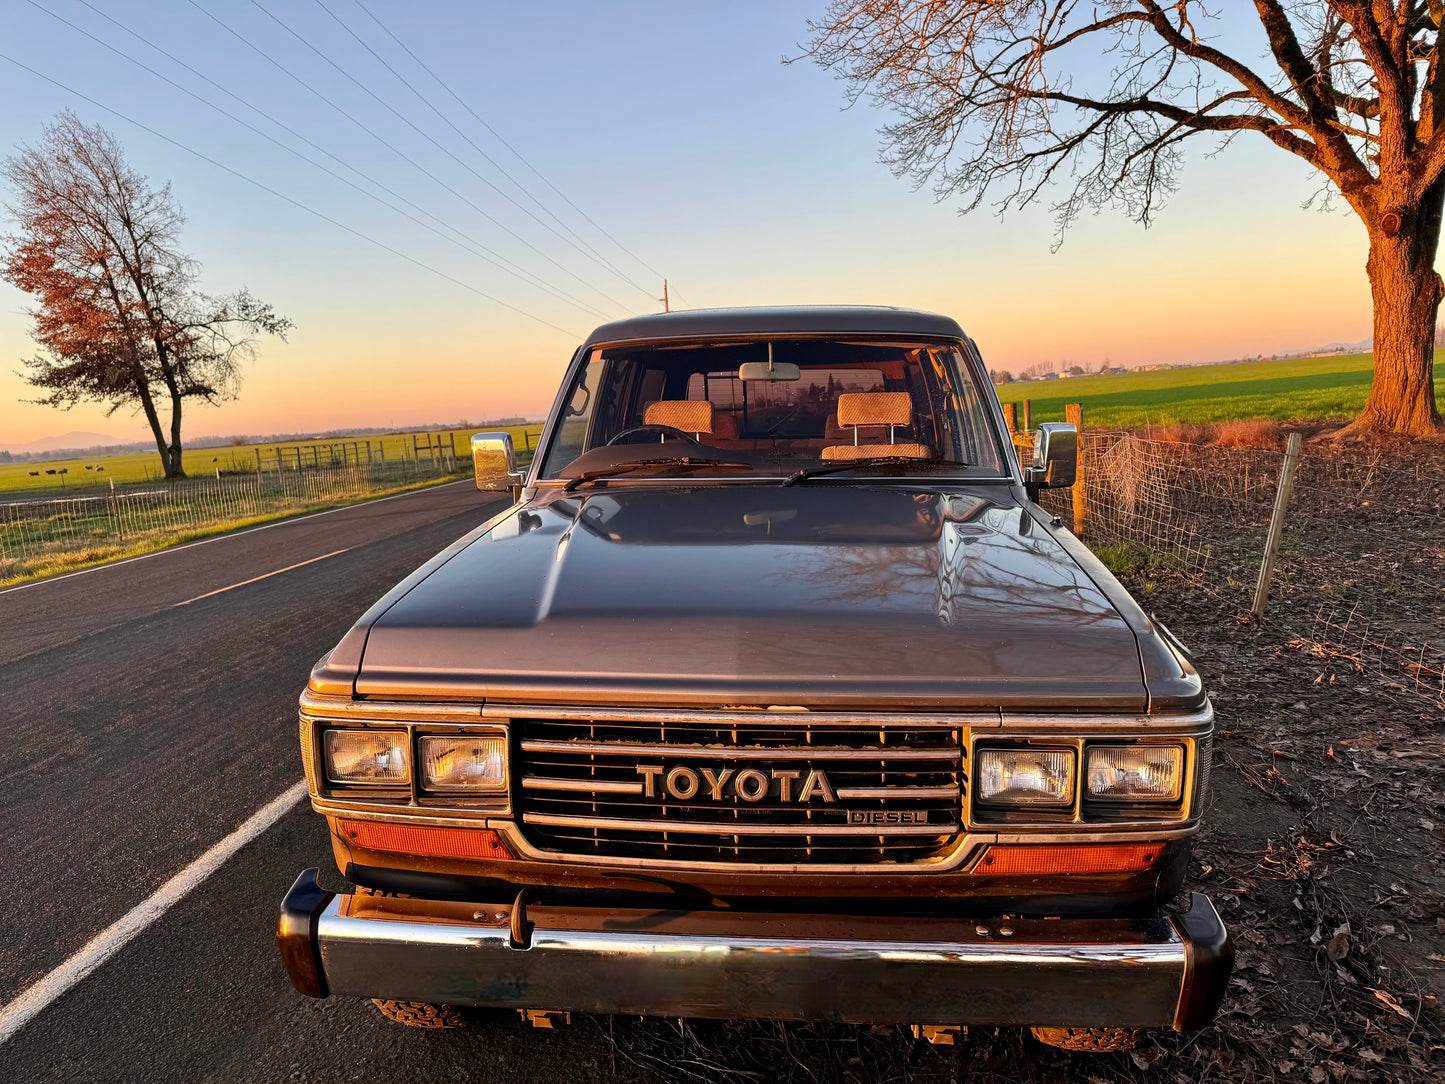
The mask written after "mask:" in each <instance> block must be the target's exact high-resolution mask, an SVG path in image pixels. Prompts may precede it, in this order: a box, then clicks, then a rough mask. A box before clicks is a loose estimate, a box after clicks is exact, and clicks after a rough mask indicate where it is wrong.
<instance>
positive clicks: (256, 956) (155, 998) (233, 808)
mask: <svg viewBox="0 0 1445 1084" xmlns="http://www.w3.org/2000/svg"><path fill="white" fill-rule="evenodd" d="M499 507H500V503H499V502H498V501H497V500H496V499H495V498H491V497H483V496H482V495H481V494H479V493H477V492H476V490H474V489H472V488H471V487H470V486H468V485H465V484H460V485H452V486H446V487H439V488H436V489H430V490H424V491H420V492H417V493H413V494H406V495H402V496H400V497H396V498H390V499H388V500H384V501H376V502H372V503H369V504H364V505H357V506H353V507H351V508H347V509H342V510H338V511H334V512H330V513H323V514H321V515H317V516H312V517H307V518H303V519H298V520H291V521H286V522H283V523H280V524H276V525H272V526H268V527H263V528H259V529H256V530H252V531H248V532H244V533H240V534H235V535H228V536H222V537H219V538H216V539H212V540H207V541H205V542H202V543H197V544H193V545H191V546H187V547H182V548H178V549H174V550H169V551H165V552H163V553H160V554H156V555H153V556H150V557H146V558H142V559H139V560H133V561H129V562H121V563H118V564H114V565H109V566H103V567H101V568H99V569H96V570H93V571H88V572H85V573H81V574H75V575H71V576H68V577H60V578H56V579H51V580H47V581H42V582H39V583H37V584H35V585H32V586H27V587H23V588H20V589H11V590H9V591H0V693H3V696H0V737H3V742H0V863H3V867H0V868H3V871H4V873H3V876H4V881H3V888H0V1006H5V1005H6V1004H13V1002H12V999H13V998H15V997H16V996H17V995H22V994H24V993H26V992H31V993H33V991H34V990H35V989H37V987H36V985H35V984H37V983H40V984H52V983H56V979H57V975H58V974H64V971H63V970H62V971H60V972H57V968H59V967H60V965H62V964H64V963H65V961H66V960H67V959H68V958H69V957H71V956H72V954H73V953H75V952H76V951H77V950H78V949H81V948H82V947H84V946H86V944H87V942H89V941H90V940H91V939H92V938H93V937H95V935H97V934H98V933H100V932H101V931H104V930H106V929H107V928H108V927H110V926H111V925H112V924H113V923H115V922H116V921H117V920H118V919H120V918H121V917H122V916H124V915H125V914H126V913H127V912H128V911H130V910H131V909H132V908H134V907H135V906H136V905H137V904H140V903H142V902H143V901H146V900H148V899H149V898H150V897H152V895H153V894H154V893H156V891H157V889H158V888H160V887H161V886H162V885H164V884H165V883H166V882H167V881H168V880H169V879H170V878H172V876H173V875H175V874H176V873H177V872H178V871H181V870H183V869H185V868H186V867H187V866H189V865H190V864H191V863H192V862H194V861H195V860H196V859H197V857H198V856H200V855H202V854H204V853H206V852H207V851H208V850H209V849H211V848H212V847H213V846H214V845H216V844H217V843H218V841H222V840H224V839H225V838H227V837H228V836H229V835H231V834H232V833H234V832H235V831H236V829H237V827H238V826H239V825H241V824H242V823H243V822H245V821H246V820H247V819H248V818H250V817H251V816H252V815H253V814H254V813H256V811H257V810H259V809H261V808H262V807H264V806H266V805H267V804H268V803H269V802H271V801H272V800H274V799H276V798H277V797H278V796H279V795H282V794H284V793H285V792H286V791H287V790H288V788H291V787H293V786H294V785H295V784H296V783H297V781H298V780H299V779H300V778H301V766H300V760H299V754H298V751H297V746H296V697H297V695H298V693H299V692H300V690H301V688H302V687H303V686H304V684H305V681H306V675H307V672H308V671H309V669H310V667H311V665H312V663H313V662H314V661H315V660H316V658H317V657H319V656H320V655H321V654H322V653H323V652H325V651H326V650H327V649H328V648H329V647H331V646H332V645H333V644H334V643H335V642H336V640H337V639H338V638H339V637H340V636H341V634H342V633H343V632H345V630H346V629H347V627H349V625H350V624H351V622H352V621H353V620H354V619H355V618H356V617H357V616H358V615H359V614H360V613H361V612H362V611H363V610H364V609H365V608H366V607H367V606H369V605H370V604H371V603H372V602H373V601H375V599H376V598H377V597H378V596H379V595H381V594H382V593H383V592H385V591H386V590H387V589H388V588H389V587H390V586H391V585H392V584H394V583H395V582H396V581H398V580H399V579H401V578H402V577H403V576H405V575H406V574H407V573H408V572H410V571H411V570H412V569H413V568H415V567H416V566H417V565H418V564H420V563H422V562H423V561H424V560H426V559H427V558H428V557H430V556H431V555H432V554H434V553H435V552H437V551H438V550H440V549H442V548H443V547H444V546H445V545H447V544H448V543H449V542H451V541H453V540H454V539H456V538H457V537H459V536H460V535H462V534H464V533H465V532H466V531H468V530H470V529H471V528H472V527H474V526H475V525H476V524H478V523H479V522H481V521H482V520H483V519H485V518H486V517H487V516H489V515H490V514H492V513H493V512H494V511H495V510H497V509H498V508H499ZM337 551H344V552H337ZM292 566H296V567H292ZM281 569H286V571H278V570H281ZM270 573H277V574H274V575H268V574H270ZM257 577H262V578H257ZM247 581H252V582H247ZM203 596H204V597H203ZM307 866H317V867H320V869H321V870H322V871H323V872H322V875H323V879H324V880H326V881H327V883H329V884H330V885H331V886H332V887H341V886H342V882H341V878H340V876H339V874H337V872H336V868H335V864H334V862H333V860H332V857H331V851H330V847H329V844H328V841H327V837H326V831H325V824H324V822H323V821H322V819H321V818H320V817H318V816H316V815H315V814H313V813H312V812H311V811H310V809H309V807H308V806H307V805H306V804H305V803H304V802H303V803H301V804H299V805H297V806H296V807H294V808H293V809H291V811H290V812H288V813H286V814H285V815H284V816H282V817H281V818H280V819H279V820H277V821H276V822H275V823H274V824H273V825H272V826H271V827H269V828H268V829H267V830H265V831H264V832H262V833H261V834H260V835H259V836H257V837H256V838H255V839H254V840H253V841H252V842H250V843H248V844H247V845H245V846H244V847H242V848H241V849H239V850H238V851H236V852H235V853H234V854H233V855H231V856H230V857H229V858H227V859H226V860H225V861H224V862H223V863H222V864H220V865H219V867H218V868H216V869H215V870H214V871H213V872H211V873H210V875H209V876H207V877H206V878H205V879H204V880H202V881H201V882H200V883H199V884H198V885H197V886H196V887H195V888H194V889H193V890H192V891H191V892H190V894H189V895H187V896H186V897H185V898H184V899H182V900H181V901H180V902H179V903H177V904H176V905H175V906H174V907H172V908H171V909H170V910H169V911H167V912H165V913H164V914H163V915H162V916H161V917H160V918H159V919H157V920H155V921H154V922H153V923H151V924H149V925H146V926H145V928H144V929H143V930H142V932H140V933H139V934H138V935H137V936H136V937H135V938H134V939H133V940H131V941H129V942H128V943H126V944H125V945H124V947H122V948H121V949H120V950H119V951H118V952H116V953H115V954H114V955H112V956H110V957H109V958H108V959H106V960H105V961H104V962H103V963H102V964H101V965H100V966H99V967H98V968H96V969H95V970H94V971H93V972H91V973H90V974H88V975H87V976H85V977H84V978H82V979H81V980H80V981H79V982H78V983H75V984H74V985H73V986H70V987H69V988H68V989H67V991H66V992H65V993H63V994H62V995H61V996H60V997H58V998H57V999H55V1000H53V1001H52V1002H50V1003H49V1004H47V1005H46V1006H45V1007H44V1008H43V1009H42V1010H41V1011H40V1012H39V1013H38V1014H37V1015H35V1016H34V1017H33V1018H32V1019H30V1020H29V1022H28V1023H26V1024H25V1025H24V1026H23V1027H22V1028H20V1030H19V1031H18V1032H16V1033H15V1034H14V1035H13V1036H12V1037H11V1038H10V1039H9V1040H8V1041H3V1038H0V1082H10V1081H49V1080H65V1081H83V1082H84V1081H97V1082H102V1081H103V1082H126V1081H135V1082H166V1081H177V1082H186V1084H192V1082H195V1081H208V1080H215V1081H227V1082H234V1081H278V1080H286V1081H318V1082H321V1081H325V1082H335V1081H385V1082H387V1084H407V1082H429V1081H452V1080H485V1081H495V1082H508V1081H518V1082H520V1081H528V1082H537V1084H548V1082H555V1084H580V1082H586V1081H593V1080H607V1081H654V1080H656V1081H668V1082H669V1084H672V1082H674V1081H677V1080H679V1079H682V1080H724V1079H726V1080H759V1079H767V1080H773V1079H779V1080H781V1079H789V1080H800V1081H801V1080H812V1081H819V1080H842V1079H846V1080H853V1079H865V1080H874V1079H910V1080H920V1079H924V1078H925V1077H926V1078H927V1079H938V1080H947V1079H950V1078H954V1077H957V1076H958V1075H959V1074H958V1072H957V1070H956V1069H955V1068H953V1067H954V1066H956V1065H961V1064H963V1063H962V1062H961V1061H959V1060H957V1059H960V1058H962V1057H963V1055H962V1053H961V1051H962V1049H963V1048H957V1049H958V1051H960V1053H955V1051H954V1049H952V1048H944V1047H938V1048H930V1047H927V1046H926V1045H925V1044H918V1043H916V1042H914V1041H913V1040H910V1039H907V1038H906V1036H900V1035H899V1034H896V1033H894V1032H892V1031H888V1032H887V1033H886V1034H881V1035H879V1036H870V1034H869V1033H867V1032H866V1031H862V1030H859V1029H841V1030H838V1029H834V1030H829V1029H824V1030H822V1031H821V1032H819V1031H817V1030H815V1029H813V1030H810V1029H806V1028H802V1027H801V1026H799V1027H797V1028H789V1029H777V1028H774V1027H773V1026H772V1025H724V1024H706V1023H703V1024H697V1023H692V1024H687V1025H681V1024H678V1023H677V1022H675V1021H662V1020H651V1021H638V1020H615V1021H614V1020H608V1019H606V1018H586V1017H583V1018H578V1019H577V1020H576V1021H575V1022H574V1023H573V1025H572V1026H571V1027H567V1028H561V1029H558V1030H553V1031H547V1030H536V1029H533V1028H531V1027H529V1026H527V1025H526V1024H525V1023H523V1022H522V1021H521V1019H520V1018H519V1017H518V1016H517V1015H516V1014H509V1013H493V1014H483V1017H482V1018H481V1019H480V1020H478V1021H474V1026H473V1027H471V1028H469V1029H467V1030H465V1031H442V1032H436V1031H419V1030H415V1029H410V1028H404V1027H401V1026H398V1025H396V1024H393V1023H391V1022H389V1021H387V1020H385V1019H384V1018H382V1017H381V1016H380V1014H378V1013H377V1012H376V1011H375V1010H374V1009H373V1008H372V1006H371V1005H370V1004H368V1003H366V1002H365V1001H359V1000H355V999H343V998H327V999H325V1000H322V1001H315V1000H311V999H309V998H305V997H302V996H301V995H299V994H297V993H296V992H295V991H294V990H293V989H292V988H291V985H290V983H289V981H288V980H287V978H286V976H285V974H284V972H283V971H282V969H281V966H280V962H279V959H278V957H277V953H276V948H275V940H274V932H273V931H274V922H275V914H276V906H277V903H278V901H279V900H280V898H281V896H282V895H283V894H284V892H285V890H286V889H287V887H289V885H290V883H291V882H292V880H294V878H295V876H296V874H297V873H298V872H299V871H300V870H301V869H303V868H305V867H307ZM38 988H40V989H43V988H45V985H42V986H40V987H38ZM4 1011H5V1010H4V1009H3V1008H0V1014H3V1012H4ZM3 1023H4V1021H3V1019H0V1025H3ZM770 1029H771V1030H770ZM885 1030H886V1029H885ZM775 1066H776V1069H775V1068H774V1067H775ZM920 1069H922V1070H924V1073H923V1075H922V1076H920V1075H919V1070H920ZM759 1070H761V1071H759ZM900 1070H902V1075H899V1074H900ZM935 1074H940V1075H935Z"/></svg>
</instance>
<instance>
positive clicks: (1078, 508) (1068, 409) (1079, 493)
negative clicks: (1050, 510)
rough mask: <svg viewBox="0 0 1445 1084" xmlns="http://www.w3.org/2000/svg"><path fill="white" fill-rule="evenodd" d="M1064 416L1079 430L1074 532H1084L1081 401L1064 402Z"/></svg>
mask: <svg viewBox="0 0 1445 1084" xmlns="http://www.w3.org/2000/svg"><path fill="white" fill-rule="evenodd" d="M1064 418H1065V419H1066V420H1067V421H1070V422H1073V423H1074V426H1075V427H1076V428H1077V429H1078V430H1079V439H1078V443H1077V444H1076V445H1075V448H1076V449H1077V456H1078V459H1077V462H1078V467H1077V469H1076V471H1075V474H1074V533H1075V534H1083V533H1084V516H1085V515H1086V514H1087V513H1088V511H1089V498H1088V493H1087V492H1086V490H1085V478H1086V476H1085V466H1084V407H1083V404H1082V403H1066V404H1065V405H1064Z"/></svg>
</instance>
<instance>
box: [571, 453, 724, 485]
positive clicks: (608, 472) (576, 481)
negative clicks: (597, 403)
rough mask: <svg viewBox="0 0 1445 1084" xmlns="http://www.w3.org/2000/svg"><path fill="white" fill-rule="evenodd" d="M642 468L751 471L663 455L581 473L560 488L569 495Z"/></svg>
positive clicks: (692, 458)
mask: <svg viewBox="0 0 1445 1084" xmlns="http://www.w3.org/2000/svg"><path fill="white" fill-rule="evenodd" d="M644 467H742V468H743V469H744V470H752V469H753V468H752V465H751V464H750V463H739V462H738V461H737V460H727V459H699V458H698V457H696V456H688V455H664V456H657V457H655V458H652V459H634V460H632V461H631V462H630V463H617V464H614V465H613V466H610V467H598V468H597V469H596V470H589V471H583V472H582V473H581V474H579V475H578V476H577V477H576V478H572V479H569V480H568V482H567V484H566V485H565V486H563V487H562V489H563V491H564V492H567V493H571V492H572V491H573V490H574V489H576V488H577V487H578V486H580V485H585V484H586V483H588V482H595V481H598V480H599V479H602V478H615V477H617V476H618V475H620V474H631V473H632V472H633V471H635V470H642V469H643V468H644Z"/></svg>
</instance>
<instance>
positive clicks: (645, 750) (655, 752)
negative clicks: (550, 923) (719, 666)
mask: <svg viewBox="0 0 1445 1084" xmlns="http://www.w3.org/2000/svg"><path fill="white" fill-rule="evenodd" d="M522 751H523V752H524V753H595V754H598V755H601V756H617V755H619V754H626V755H628V756H642V757H686V758H688V759H689V760H697V759H713V760H868V759H875V760H877V759H888V760H947V761H957V760H958V750H957V749H916V750H908V749H901V748H893V749H888V748H884V747H882V746H871V747H867V746H865V747H859V748H857V749H828V748H821V749H816V748H811V747H809V746H806V745H792V746H785V745H780V746H768V745H757V746H738V747H735V748H729V747H726V746H717V745H672V744H667V745H663V744H659V743H656V742H587V741H524V742H522Z"/></svg>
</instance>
